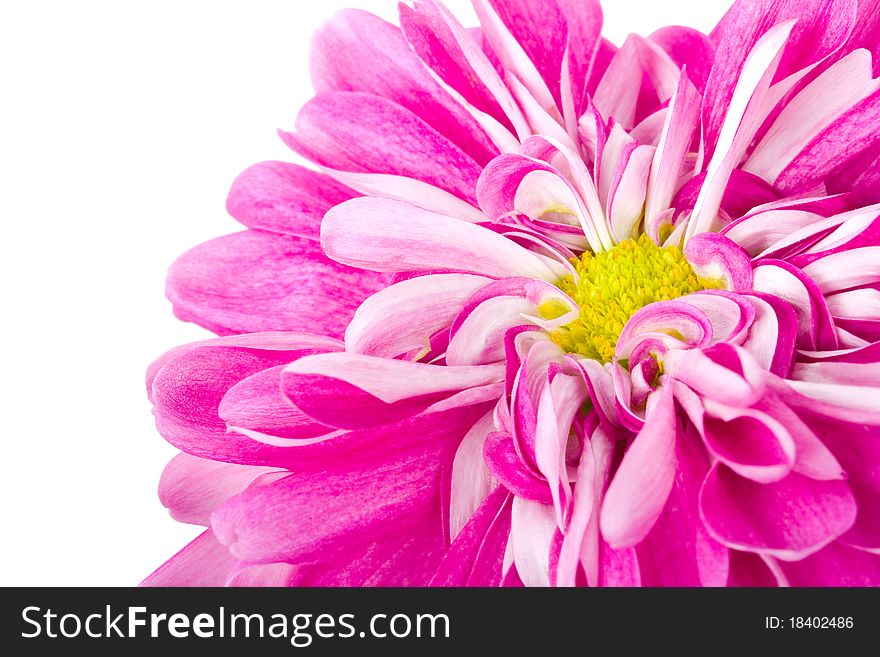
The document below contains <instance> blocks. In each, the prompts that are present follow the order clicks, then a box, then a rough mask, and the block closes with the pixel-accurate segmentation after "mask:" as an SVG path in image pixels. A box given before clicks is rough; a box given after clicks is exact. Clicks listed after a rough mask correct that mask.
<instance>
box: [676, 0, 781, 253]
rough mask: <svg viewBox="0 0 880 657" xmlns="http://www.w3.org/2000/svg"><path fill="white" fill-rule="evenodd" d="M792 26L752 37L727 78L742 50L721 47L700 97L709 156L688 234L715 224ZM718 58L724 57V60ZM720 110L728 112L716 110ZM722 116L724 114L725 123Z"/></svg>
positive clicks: (761, 113)
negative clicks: (714, 103) (746, 53)
mask: <svg viewBox="0 0 880 657" xmlns="http://www.w3.org/2000/svg"><path fill="white" fill-rule="evenodd" d="M736 6H737V5H735V6H734V7H736ZM728 15H730V14H729V13H728ZM793 26H794V21H789V22H785V23H779V24H777V25H775V26H774V27H771V28H770V29H769V30H768V31H767V33H766V34H764V35H763V36H761V37H760V38H758V39H755V41H752V42H751V43H750V44H749V45H748V46H747V47H748V48H749V49H750V50H749V51H748V56H747V57H746V59H745V61H744V62H743V63H742V69H741V70H737V69H734V70H736V72H737V73H738V75H737V76H736V77H732V78H725V74H727V75H729V74H730V73H732V72H733V71H732V70H731V69H730V68H727V67H730V65H731V64H733V66H736V65H737V62H739V61H742V60H741V59H740V58H739V55H740V53H735V54H733V53H730V52H727V50H726V47H727V44H726V43H722V44H721V45H720V46H719V49H718V53H717V59H716V63H718V64H720V66H716V67H715V68H713V73H712V76H711V77H710V78H709V84H708V86H707V89H706V98H704V102H703V108H704V109H703V120H704V125H706V130H707V132H706V133H705V134H704V135H703V137H704V140H705V141H706V142H707V151H708V153H711V154H712V157H711V159H710V160H709V165H708V167H707V169H706V181H705V182H704V183H703V188H702V189H701V190H700V196H699V197H698V198H697V202H696V204H695V205H694V214H693V216H692V217H691V220H690V223H689V228H688V236H689V237H691V236H693V235H695V234H698V233H702V232H706V231H708V230H711V229H712V228H713V226H714V225H715V223H716V218H717V214H718V209H719V208H720V207H721V199H722V198H723V195H724V189H725V188H726V186H727V181H728V179H729V178H730V174H731V172H732V171H733V170H734V168H735V167H736V166H737V165H738V164H739V162H740V160H741V159H742V156H743V155H744V153H745V151H746V148H747V147H748V145H749V143H750V142H751V140H752V137H754V135H755V132H757V130H758V128H759V127H760V125H761V123H762V122H763V120H764V118H765V114H764V110H763V105H764V99H765V97H766V96H767V93H768V89H769V87H770V84H771V82H772V80H773V78H774V76H775V75H776V72H777V69H778V68H779V65H780V61H781V59H782V54H783V51H784V50H785V46H786V44H787V42H788V40H789V36H790V35H791V31H792V28H793ZM752 45H754V48H752ZM722 57H727V58H728V59H727V61H725V60H722V59H721V58H722ZM712 100H714V101H716V102H718V101H720V104H717V105H712V104H709V103H707V101H712ZM724 110H726V112H725V113H724V114H720V112H721V111H724ZM721 116H723V117H724V118H723V122H722V121H721V118H720V117H721ZM713 151H714V152H713Z"/></svg>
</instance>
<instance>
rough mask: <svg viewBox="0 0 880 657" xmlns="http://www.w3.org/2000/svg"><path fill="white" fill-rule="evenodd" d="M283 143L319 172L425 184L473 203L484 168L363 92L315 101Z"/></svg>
mask: <svg viewBox="0 0 880 657" xmlns="http://www.w3.org/2000/svg"><path fill="white" fill-rule="evenodd" d="M281 136H282V138H283V139H284V141H285V143H286V144H287V145H288V146H290V147H291V148H292V149H293V150H295V151H296V152H297V153H299V154H300V155H302V156H303V157H306V158H308V159H310V160H312V161H313V162H316V163H317V164H320V165H321V166H326V167H330V168H331V169H340V170H342V171H353V172H361V173H388V174H392V175H395V176H404V177H408V178H415V179H416V180H421V181H423V182H426V183H428V184H430V185H433V186H434V187H439V188H440V189H444V190H446V191H447V192H450V193H451V194H454V195H455V196H457V197H458V198H460V199H462V200H465V201H468V202H471V203H474V202H475V201H476V197H475V194H474V190H475V189H476V185H477V178H479V176H480V166H479V165H478V164H477V163H476V162H475V161H474V160H473V158H471V156H470V155H468V154H466V153H465V152H464V151H462V150H461V149H460V148H459V147H458V146H456V145H455V144H454V143H452V142H451V141H450V140H449V139H447V138H446V137H444V136H443V135H441V134H440V133H439V132H437V130H435V129H434V128H432V127H431V126H430V125H428V124H427V123H425V121H423V120H422V119H421V118H419V117H418V116H416V115H415V114H413V113H412V112H410V111H409V110H408V109H406V108H404V107H401V106H400V105H398V104H396V103H394V102H392V101H390V100H387V99H385V98H381V97H379V96H375V95H372V94H366V93H360V92H332V93H325V94H321V95H319V96H316V97H315V98H313V99H312V100H310V101H309V102H308V103H306V105H305V106H303V108H302V109H301V110H300V112H299V115H298V116H297V118H296V132H294V133H282V134H281Z"/></svg>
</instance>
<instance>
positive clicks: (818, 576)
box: [779, 542, 880, 587]
mask: <svg viewBox="0 0 880 657" xmlns="http://www.w3.org/2000/svg"><path fill="white" fill-rule="evenodd" d="M779 565H780V567H781V568H782V572H784V573H785V576H786V578H787V579H788V581H789V583H790V584H791V585H792V586H847V587H849V586H872V587H874V586H880V555H877V554H871V553H869V552H864V551H862V550H857V549H855V548H851V547H847V546H846V545H842V544H841V543H839V542H834V543H832V544H831V545H829V546H828V547H826V548H823V549H821V550H819V551H818V552H816V553H814V554H811V555H810V556H808V557H806V558H805V559H801V560H799V561H789V562H780V564H779Z"/></svg>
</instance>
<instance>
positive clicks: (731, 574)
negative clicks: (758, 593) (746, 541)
mask: <svg viewBox="0 0 880 657" xmlns="http://www.w3.org/2000/svg"><path fill="white" fill-rule="evenodd" d="M729 552H730V569H729V571H728V574H727V586H779V581H778V579H777V578H776V576H775V575H774V574H773V571H772V570H770V568H769V567H768V566H767V563H766V561H765V560H764V559H763V558H762V557H761V556H760V555H757V554H755V553H753V552H741V551H740V550H730V551H729Z"/></svg>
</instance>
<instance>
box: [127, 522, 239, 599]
mask: <svg viewBox="0 0 880 657" xmlns="http://www.w3.org/2000/svg"><path fill="white" fill-rule="evenodd" d="M237 563H238V560H237V559H236V558H235V557H234V556H232V555H231V554H230V553H229V550H228V549H227V548H226V546H225V545H223V544H221V543H220V542H219V541H218V540H217V537H216V536H215V535H214V532H212V531H211V530H210V529H208V530H206V531H205V532H203V533H201V534H199V536H198V537H197V538H196V539H195V540H193V541H192V542H191V543H190V544H189V545H187V546H186V547H185V548H183V549H182V550H181V551H180V552H178V553H177V554H175V555H174V556H173V557H171V558H170V559H169V560H168V561H166V562H165V563H164V564H162V565H161V566H159V568H157V569H156V571H155V572H154V573H152V574H151V575H150V576H148V577H147V578H146V579H145V580H144V581H143V582H141V583H140V585H141V586H226V580H227V577H228V575H229V573H230V572H231V571H232V569H233V568H234V567H235V565H236V564H237Z"/></svg>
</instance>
